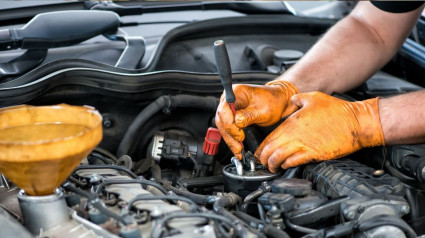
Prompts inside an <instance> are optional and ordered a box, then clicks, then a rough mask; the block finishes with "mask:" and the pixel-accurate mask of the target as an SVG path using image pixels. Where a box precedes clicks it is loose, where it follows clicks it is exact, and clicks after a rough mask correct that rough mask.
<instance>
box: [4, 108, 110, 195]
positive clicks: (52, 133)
mask: <svg viewBox="0 0 425 238" xmlns="http://www.w3.org/2000/svg"><path fill="white" fill-rule="evenodd" d="M101 139H102V116H101V115H100V114H99V113H98V112H97V111H96V110H95V109H93V108H90V107H80V106H70V105H66V104H59V105H55V106H27V105H23V106H15V107H8V108H3V109H0V173H3V174H4V175H5V176H6V177H7V178H8V179H10V180H11V181H12V182H13V183H15V184H16V185H17V186H18V187H20V188H21V189H23V190H24V191H25V192H26V194H28V195H31V196H42V195H49V194H52V193H53V192H54V190H55V189H56V188H57V187H59V186H60V185H61V183H62V182H63V181H64V180H65V179H66V178H67V177H68V176H69V174H70V173H71V172H72V170H73V169H74V168H75V167H76V166H78V164H79V163H80V162H81V160H82V159H83V158H84V157H85V156H87V155H88V154H89V153H90V151H91V150H92V149H93V148H94V147H95V146H96V145H97V144H99V142H100V141H101Z"/></svg>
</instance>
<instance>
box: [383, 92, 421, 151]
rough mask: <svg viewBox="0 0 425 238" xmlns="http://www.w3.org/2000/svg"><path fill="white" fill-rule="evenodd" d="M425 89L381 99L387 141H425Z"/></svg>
mask: <svg viewBox="0 0 425 238" xmlns="http://www.w3.org/2000/svg"><path fill="white" fill-rule="evenodd" d="M424 105H425V90H423V91H419V92H415V93H409V94H405V95H400V96H395V97H390V98H384V99H380V100H379V114H380V118H381V124H382V131H383V133H384V138H385V143H386V144H387V145H391V144H412V143H423V142H425V120H424V118H425V110H424Z"/></svg>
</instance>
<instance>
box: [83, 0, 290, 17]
mask: <svg viewBox="0 0 425 238" xmlns="http://www.w3.org/2000/svg"><path fill="white" fill-rule="evenodd" d="M84 4H85V5H86V7H87V8H88V9H91V10H106V11H113V12H115V13H117V14H118V15H120V16H126V15H140V14H144V13H155V12H168V11H188V10H232V11H236V12H240V13H245V14H292V13H291V11H290V10H289V9H288V8H287V7H286V5H285V4H284V2H283V1H270V2H267V1H261V2H260V1H259V2H255V1H254V2H233V1H229V2H226V1H223V2H221V1H211V2H209V1H202V2H184V3H165V4H164V3H161V4H149V5H134V4H140V3H138V2H129V3H125V2H122V3H121V4H126V5H127V4H128V6H124V5H118V4H116V3H113V2H109V1H108V2H105V1H100V2H93V1H86V2H84ZM129 4H132V5H129Z"/></svg>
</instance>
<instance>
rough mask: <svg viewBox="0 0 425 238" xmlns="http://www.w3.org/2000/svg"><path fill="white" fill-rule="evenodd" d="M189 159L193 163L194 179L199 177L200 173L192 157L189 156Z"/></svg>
mask: <svg viewBox="0 0 425 238" xmlns="http://www.w3.org/2000/svg"><path fill="white" fill-rule="evenodd" d="M189 159H190V160H191V161H192V162H193V170H194V175H195V177H199V173H200V172H201V171H200V170H199V164H198V162H197V161H196V159H195V158H193V156H192V155H190V156H189Z"/></svg>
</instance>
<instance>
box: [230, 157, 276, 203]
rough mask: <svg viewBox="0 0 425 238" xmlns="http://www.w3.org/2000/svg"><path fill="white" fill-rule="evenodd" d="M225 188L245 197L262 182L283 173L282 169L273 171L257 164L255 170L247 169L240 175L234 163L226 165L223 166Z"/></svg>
mask: <svg viewBox="0 0 425 238" xmlns="http://www.w3.org/2000/svg"><path fill="white" fill-rule="evenodd" d="M239 170H241V169H239ZM223 175H224V190H225V191H226V192H233V193H236V194H238V195H239V196H241V197H242V198H245V197H246V196H247V195H248V194H249V193H251V192H253V191H255V190H256V189H257V188H258V187H259V186H260V185H261V183H262V182H264V181H271V180H273V179H275V178H277V177H279V176H281V175H282V171H280V172H277V173H271V172H270V171H269V170H267V169H265V168H264V167H263V166H262V165H256V169H255V171H251V170H250V169H247V170H245V171H243V174H242V175H239V174H238V172H237V168H236V166H235V165H233V164H229V165H226V166H225V167H224V168H223Z"/></svg>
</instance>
